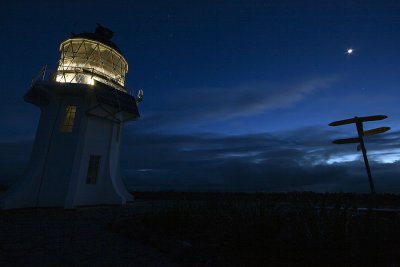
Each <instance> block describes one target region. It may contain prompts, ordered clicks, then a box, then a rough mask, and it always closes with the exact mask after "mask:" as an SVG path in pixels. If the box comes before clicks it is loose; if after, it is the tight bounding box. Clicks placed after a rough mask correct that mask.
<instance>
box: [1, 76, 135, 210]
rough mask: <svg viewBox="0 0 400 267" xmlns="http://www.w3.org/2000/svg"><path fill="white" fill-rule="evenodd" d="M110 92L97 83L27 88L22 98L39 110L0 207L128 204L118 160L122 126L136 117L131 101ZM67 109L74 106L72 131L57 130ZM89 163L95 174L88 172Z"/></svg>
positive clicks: (40, 85) (45, 83)
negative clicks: (23, 162)
mask: <svg viewBox="0 0 400 267" xmlns="http://www.w3.org/2000/svg"><path fill="white" fill-rule="evenodd" d="M111 90H112V91H111ZM114 91H116V90H115V89H112V88H108V86H106V85H102V84H98V85H97V86H96V88H95V90H94V89H93V88H92V87H91V85H83V84H60V83H54V82H39V83H36V84H35V85H34V86H33V87H32V88H31V90H30V91H29V92H28V94H27V95H26V96H25V100H26V101H28V102H31V103H33V104H35V105H37V106H39V107H40V108H41V111H42V113H41V117H40V122H39V126H38V129H37V133H36V138H35V143H34V146H33V150H32V154H31V160H30V163H29V165H28V167H27V169H26V171H25V173H24V175H23V179H22V180H21V181H19V182H17V183H16V184H15V185H14V186H13V187H11V188H10V190H9V191H8V192H7V193H6V194H5V195H4V196H3V197H2V198H1V199H0V208H3V209H12V208H26V207H64V208H73V207H76V206H85V205H100V204H119V205H120V204H125V203H127V202H129V201H133V197H132V195H131V194H130V193H129V192H128V191H127V189H126V187H125V185H124V183H123V181H122V179H121V176H120V175H119V168H118V166H119V164H118V162H119V150H120V143H121V137H120V135H121V127H122V123H123V122H124V121H126V120H132V119H136V118H137V117H138V116H139V114H138V112H137V106H136V101H135V99H134V97H132V96H129V95H127V94H126V93H123V92H114ZM110 96H112V97H110ZM113 101H114V102H113ZM115 101H117V102H118V103H115ZM121 103H122V105H121ZM71 105H73V106H74V107H76V114H75V118H74V122H73V130H72V131H71V132H67V133H66V132H62V131H60V127H61V126H60V125H61V124H62V123H63V119H64V113H65V110H66V107H68V106H71ZM130 105H134V106H133V107H132V106H130ZM121 106H122V107H121ZM129 116H130V117H129ZM93 159H95V160H96V168H97V169H96V172H95V174H96V175H95V176H93V175H91V174H90V169H91V168H92V167H90V165H91V164H92V163H93ZM92 165H93V164H92ZM92 169H93V168H92ZM90 175H91V176H90Z"/></svg>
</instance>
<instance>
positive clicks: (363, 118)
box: [329, 115, 387, 126]
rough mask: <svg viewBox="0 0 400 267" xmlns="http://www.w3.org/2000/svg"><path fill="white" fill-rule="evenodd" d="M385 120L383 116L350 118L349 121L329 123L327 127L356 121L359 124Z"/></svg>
mask: <svg viewBox="0 0 400 267" xmlns="http://www.w3.org/2000/svg"><path fill="white" fill-rule="evenodd" d="M386 118H387V116H385V115H375V116H367V117H354V118H351V119H346V120H340V121H334V122H331V123H329V126H339V125H344V124H350V123H355V122H356V120H358V121H360V122H364V121H379V120H383V119H386Z"/></svg>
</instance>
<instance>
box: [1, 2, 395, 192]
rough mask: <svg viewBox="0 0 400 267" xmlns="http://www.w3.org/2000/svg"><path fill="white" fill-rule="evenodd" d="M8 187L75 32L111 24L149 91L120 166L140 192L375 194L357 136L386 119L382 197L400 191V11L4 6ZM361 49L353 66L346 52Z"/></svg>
mask: <svg viewBox="0 0 400 267" xmlns="http://www.w3.org/2000/svg"><path fill="white" fill-rule="evenodd" d="M0 5H1V6H0V10H1V11H0V12H1V16H0V29H1V34H2V36H1V42H0V51H1V54H2V57H1V58H2V61H3V64H2V65H1V66H0V68H1V69H0V75H1V77H0V78H1V81H2V83H1V84H0V90H1V91H0V93H1V95H0V102H1V103H0V104H1V109H2V110H1V111H2V112H1V115H0V123H1V125H2V127H1V128H0V138H1V139H0V142H1V144H0V145H1V146H2V150H3V151H5V152H6V153H3V154H2V156H1V157H2V159H1V160H2V162H3V165H4V166H0V167H1V168H2V172H1V174H2V177H3V178H4V179H5V180H13V179H15V177H17V176H18V175H20V174H21V170H22V169H23V167H24V166H25V165H26V162H27V160H28V158H29V151H30V144H31V143H32V142H33V139H34V135H35V130H36V126H37V123H38V118H39V115H40V113H39V110H38V109H37V108H36V107H34V106H32V105H30V104H27V103H24V102H23V99H22V96H23V94H24V93H25V92H26V91H27V90H28V88H29V85H30V82H31V80H32V79H33V78H34V77H35V76H36V75H37V73H38V72H39V70H40V69H41V67H42V66H43V65H45V64H48V65H49V69H50V71H53V70H54V68H55V66H56V64H57V60H58V58H59V54H58V47H59V44H60V42H61V41H63V40H64V39H66V38H68V37H69V34H70V33H71V32H75V33H79V32H84V31H93V30H94V27H95V23H97V22H99V23H102V24H103V25H104V26H106V27H109V28H111V29H112V30H113V31H114V32H115V35H114V38H113V40H114V42H115V43H117V44H118V46H119V47H120V49H121V50H122V51H123V53H124V55H125V58H126V59H127V61H128V63H129V72H128V75H127V88H128V90H129V89H132V88H133V89H138V88H139V87H143V89H144V92H145V101H144V102H142V103H141V105H140V110H141V114H142V118H141V120H140V121H138V122H134V123H130V124H129V125H126V127H125V131H124V148H123V150H122V157H121V159H122V162H121V168H122V170H123V174H124V178H125V181H126V182H127V183H128V184H129V186H131V187H132V188H139V189H178V190H187V189H190V190H252V191H261V190H265V191H285V190H318V191H362V192H368V183H367V179H366V177H365V173H364V172H365V170H364V166H363V162H362V160H361V158H360V154H359V152H357V151H356V149H355V145H345V146H337V145H336V146H335V145H333V144H331V143H330V142H331V140H333V139H335V138H344V137H351V136H353V135H354V134H355V129H354V126H344V127H340V128H330V127H329V126H327V124H328V123H329V122H331V121H333V120H337V119H344V118H347V117H353V116H356V115H358V116H364V115H373V114H385V115H388V116H389V118H388V119H387V120H385V121H381V122H375V123H368V124H366V125H365V128H367V129H369V128H374V127H379V126H390V127H392V130H391V132H390V133H388V134H384V135H381V136H377V137H371V138H369V139H367V148H368V149H369V152H370V158H371V161H372V162H371V166H372V171H373V175H374V176H375V177H376V187H377V190H378V191H388V192H399V191H400V181H398V180H397V177H396V176H397V175H398V173H399V171H400V168H399V167H400V166H399V163H398V160H399V159H400V147H399V144H398V142H399V141H398V137H399V131H400V127H399V122H400V119H399V118H400V116H399V115H400V114H399V113H400V112H399V108H398V102H399V99H400V91H399V90H398V86H399V82H400V75H399V73H400V65H399V62H400V53H399V52H398V48H399V47H400V34H399V33H400V15H399V14H400V3H399V2H398V1H368V0H367V1H365V0H364V1H285V0H280V1H278V0H275V1H197V3H192V1H135V2H134V1H112V2H110V1H42V2H41V1H14V2H9V3H2V4H0ZM350 47H351V48H353V49H354V53H353V54H352V55H347V54H346V49H348V48H350Z"/></svg>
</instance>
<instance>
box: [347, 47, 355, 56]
mask: <svg viewBox="0 0 400 267" xmlns="http://www.w3.org/2000/svg"><path fill="white" fill-rule="evenodd" d="M353 52H354V49H353V48H349V49H347V51H346V54H348V55H351V54H353Z"/></svg>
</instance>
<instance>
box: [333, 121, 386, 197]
mask: <svg viewBox="0 0 400 267" xmlns="http://www.w3.org/2000/svg"><path fill="white" fill-rule="evenodd" d="M386 118H387V116H385V115H375V116H368V117H354V118H351V119H345V120H340V121H334V122H331V123H329V126H340V125H345V124H351V123H355V124H356V128H357V133H358V137H353V138H346V139H337V140H335V141H333V143H334V144H351V143H359V147H360V149H361V151H362V154H363V158H364V163H365V168H366V169H367V175H368V182H369V186H370V188H371V194H372V195H375V185H374V181H373V180H372V175H371V169H370V167H369V162H368V157H367V150H366V148H365V144H364V138H363V137H364V136H368V135H374V134H380V133H384V132H386V131H389V130H390V127H380V128H375V129H371V130H367V131H364V128H363V122H366V121H378V120H383V119H386Z"/></svg>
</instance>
